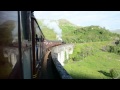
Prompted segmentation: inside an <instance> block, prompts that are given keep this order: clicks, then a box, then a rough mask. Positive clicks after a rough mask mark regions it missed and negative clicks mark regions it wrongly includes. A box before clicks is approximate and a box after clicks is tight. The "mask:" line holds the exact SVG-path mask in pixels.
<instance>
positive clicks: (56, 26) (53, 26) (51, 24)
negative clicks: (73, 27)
mask: <svg viewBox="0 0 120 90" xmlns="http://www.w3.org/2000/svg"><path fill="white" fill-rule="evenodd" d="M43 24H44V25H45V26H47V27H48V28H50V29H53V30H54V32H55V33H56V34H57V36H59V38H61V37H62V29H60V27H59V22H58V21H50V20H44V21H43Z"/></svg>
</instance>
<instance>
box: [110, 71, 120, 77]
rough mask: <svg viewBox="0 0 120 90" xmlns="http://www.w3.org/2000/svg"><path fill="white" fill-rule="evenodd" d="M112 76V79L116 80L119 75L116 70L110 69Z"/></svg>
mask: <svg viewBox="0 0 120 90" xmlns="http://www.w3.org/2000/svg"><path fill="white" fill-rule="evenodd" d="M110 75H111V77H112V79H115V78H116V77H118V75H119V74H118V72H117V70H116V69H110Z"/></svg>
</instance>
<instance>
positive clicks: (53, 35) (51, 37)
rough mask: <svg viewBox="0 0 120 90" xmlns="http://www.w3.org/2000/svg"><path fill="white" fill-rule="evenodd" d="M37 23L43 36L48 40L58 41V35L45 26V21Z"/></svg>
mask: <svg viewBox="0 0 120 90" xmlns="http://www.w3.org/2000/svg"><path fill="white" fill-rule="evenodd" d="M37 21H38V23H39V25H40V28H41V30H42V32H43V34H44V35H45V37H46V39H48V40H56V33H55V32H54V31H53V30H52V29H49V28H48V27H47V26H45V25H44V24H43V20H37Z"/></svg>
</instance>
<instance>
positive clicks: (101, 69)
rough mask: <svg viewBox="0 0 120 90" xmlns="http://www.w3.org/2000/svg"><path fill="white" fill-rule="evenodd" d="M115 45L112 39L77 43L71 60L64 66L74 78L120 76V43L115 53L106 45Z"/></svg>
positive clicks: (110, 77) (109, 77)
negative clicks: (105, 48)
mask: <svg viewBox="0 0 120 90" xmlns="http://www.w3.org/2000/svg"><path fill="white" fill-rule="evenodd" d="M111 45H112V46H114V47H115V46H116V45H113V44H112V42H110V41H103V42H88V43H82V44H80V43H76V44H75V49H74V52H73V54H72V55H71V56H70V60H67V61H65V66H64V68H65V69H66V70H67V72H68V73H69V74H70V75H71V76H72V77H73V78H74V79H112V78H120V52H119V51H120V48H119V47H120V44H119V46H118V48H119V50H117V51H116V52H119V53H115V52H114V50H113V51H111V52H110V49H109V50H108V51H107V50H106V51H103V50H102V49H103V48H104V47H108V48H109V46H111Z"/></svg>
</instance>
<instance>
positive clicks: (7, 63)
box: [0, 11, 18, 79]
mask: <svg viewBox="0 0 120 90" xmlns="http://www.w3.org/2000/svg"><path fill="white" fill-rule="evenodd" d="M17 57H18V12H17V11H0V79H6V78H8V77H9V75H10V73H11V71H12V70H13V68H14V66H15V65H16V62H17V59H18V58H17Z"/></svg>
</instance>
